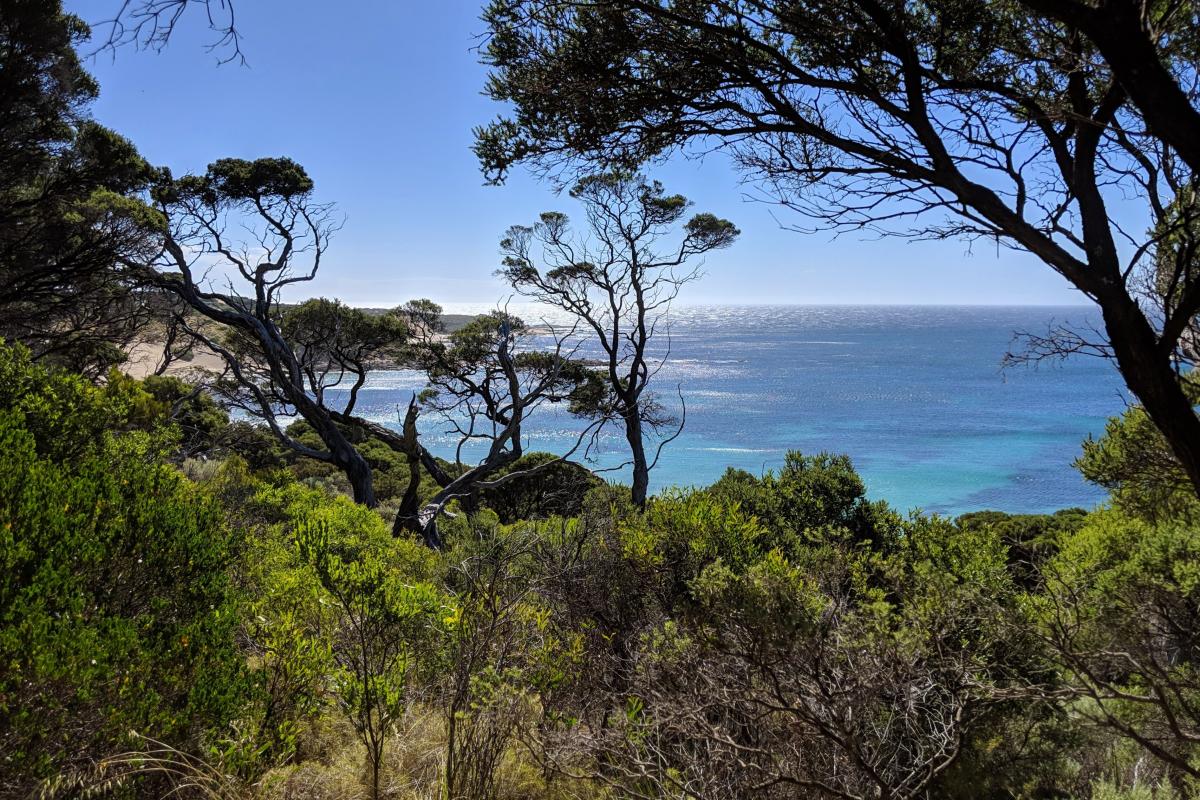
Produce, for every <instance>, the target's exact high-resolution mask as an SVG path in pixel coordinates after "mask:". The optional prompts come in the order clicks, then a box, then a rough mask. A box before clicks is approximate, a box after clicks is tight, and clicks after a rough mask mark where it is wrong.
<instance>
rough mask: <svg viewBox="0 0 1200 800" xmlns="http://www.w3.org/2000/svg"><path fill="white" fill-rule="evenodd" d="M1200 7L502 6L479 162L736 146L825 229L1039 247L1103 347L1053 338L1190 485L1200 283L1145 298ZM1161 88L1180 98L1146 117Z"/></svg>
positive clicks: (1176, 185)
mask: <svg viewBox="0 0 1200 800" xmlns="http://www.w3.org/2000/svg"><path fill="white" fill-rule="evenodd" d="M1110 6H1121V7H1122V8H1123V9H1125V10H1126V11H1129V9H1130V8H1133V10H1134V11H1137V13H1138V14H1140V16H1139V17H1138V20H1137V23H1136V25H1134V26H1133V27H1131V28H1130V29H1129V33H1128V38H1127V41H1126V42H1125V43H1124V44H1126V45H1128V46H1130V47H1134V46H1136V47H1138V48H1140V49H1141V52H1142V55H1143V56H1144V57H1145V58H1144V59H1143V61H1144V64H1143V66H1145V65H1147V64H1148V65H1149V66H1150V67H1154V63H1157V64H1158V67H1154V69H1150V70H1145V69H1142V68H1141V67H1139V66H1137V64H1136V63H1133V62H1125V61H1121V60H1120V59H1118V58H1117V56H1116V50H1115V49H1114V48H1115V47H1117V46H1119V45H1120V44H1121V43H1120V42H1115V39H1114V38H1113V37H1116V36H1118V35H1120V36H1121V37H1125V36H1126V34H1125V33H1124V29H1123V28H1119V27H1118V26H1117V25H1116V22H1115V20H1116V18H1115V17H1106V16H1105V14H1106V13H1107V12H1106V9H1108V8H1109V7H1110ZM1035 9H1040V10H1035ZM1139 9H1140V11H1139ZM1046 13H1053V15H1054V16H1053V17H1047V16H1046V15H1045V14H1046ZM1073 14H1083V15H1085V16H1087V17H1088V20H1089V21H1088V23H1087V24H1084V23H1083V22H1081V21H1080V20H1079V19H1075V18H1073V17H1072V16H1071V15H1073ZM1164 15H1165V16H1166V17H1167V19H1166V21H1165V22H1164V21H1162V19H1161V18H1162V17H1163V16H1164ZM1193 17H1194V8H1193V7H1192V4H1190V3H1183V4H1176V3H1165V4H1154V5H1150V4H1143V3H1136V2H1132V1H1131V0H1130V1H1129V2H1127V1H1126V0H1111V2H1106V3H1098V4H1096V5H1091V4H1086V5H1085V4H1084V3H1082V2H1067V3H1061V4H1056V3H1042V2H1040V0H1028V1H1027V2H1025V3H1024V4H1013V3H984V2H978V1H977V0H924V1H923V2H917V3H906V2H893V1H892V0H886V1H884V2H881V1H880V0H815V1H814V2H805V3H792V2H782V1H778V2H777V1H775V0H718V1H717V2H706V3H680V2H659V1H657V0H603V1H598V2H589V3H574V2H561V1H560V0H494V2H492V3H491V4H490V5H489V7H488V9H487V11H486V12H485V19H486V22H487V25H488V28H489V31H488V39H487V43H486V45H485V48H484V58H485V60H486V62H487V63H488V64H490V66H491V68H492V71H491V76H490V79H489V82H488V85H487V91H488V94H489V95H490V96H492V97H493V98H495V99H497V100H500V101H503V102H505V103H508V104H510V106H511V108H512V111H511V112H510V113H509V114H508V116H506V117H502V118H500V119H498V120H497V121H495V122H494V123H492V124H490V125H488V126H486V127H483V128H481V129H479V130H478V131H477V141H476V151H477V153H478V155H479V157H480V159H481V162H482V165H483V168H484V170H485V173H486V174H487V175H488V176H489V177H490V178H491V179H492V180H493V181H500V180H502V179H503V178H504V176H505V174H506V173H507V171H508V170H509V169H510V168H511V167H512V166H513V165H515V164H517V163H520V162H525V163H528V164H531V165H534V166H535V167H536V168H537V169H538V170H540V171H548V172H552V173H553V172H556V171H558V170H561V169H564V168H574V167H580V168H583V169H588V170H594V169H595V168H596V165H597V164H600V165H602V166H604V167H609V166H611V165H614V164H615V165H618V166H627V165H633V164H640V163H644V162H645V161H647V160H651V159H654V158H659V157H662V156H663V155H664V154H667V153H670V152H672V151H677V150H680V149H691V150H692V152H695V151H697V150H701V151H708V150H711V149H723V150H725V151H726V152H727V153H729V155H730V156H731V157H732V158H733V159H734V160H735V161H736V162H737V163H738V164H739V165H740V166H741V167H742V168H743V169H744V170H745V171H746V174H747V175H748V176H749V177H750V178H751V179H752V180H754V181H755V182H757V183H758V185H759V186H761V187H763V189H764V191H765V192H766V193H767V194H768V195H770V196H773V197H774V198H775V199H776V200H778V201H779V202H781V203H783V204H784V205H785V206H787V207H790V208H792V209H795V210H797V211H799V212H801V213H802V214H803V215H805V216H806V217H807V218H808V219H809V220H811V222H812V224H813V225H814V226H816V227H825V228H830V229H834V230H839V231H861V230H866V231H870V232H872V233H889V234H897V235H902V236H908V237H911V238H918V239H921V238H924V239H946V238H960V239H967V240H985V241H990V242H995V243H996V245H997V246H1000V245H1003V246H1006V247H1011V248H1014V249H1018V250H1023V251H1027V252H1029V253H1032V254H1033V255H1035V256H1037V257H1038V258H1039V259H1040V260H1042V261H1043V262H1044V263H1045V264H1046V265H1047V266H1048V267H1050V268H1051V269H1053V270H1054V271H1056V272H1057V273H1058V274H1060V275H1062V276H1063V277H1064V278H1065V279H1066V280H1067V281H1068V282H1069V283H1070V284H1071V285H1072V286H1074V287H1075V288H1076V289H1078V290H1079V291H1080V292H1081V293H1083V294H1084V295H1085V296H1087V297H1088V298H1090V299H1091V300H1092V301H1093V302H1095V304H1096V305H1097V306H1098V308H1099V310H1100V312H1101V314H1102V316H1103V321H1104V333H1103V336H1102V337H1101V338H1100V340H1097V339H1095V338H1093V337H1091V336H1089V335H1087V333H1086V332H1079V331H1075V332H1070V333H1069V335H1068V336H1067V337H1066V339H1065V340H1063V341H1060V342H1059V343H1058V344H1057V345H1056V346H1055V347H1053V348H1051V349H1052V350H1053V351H1054V352H1055V353H1062V352H1066V351H1075V350H1084V351H1087V352H1092V353H1096V354H1100V355H1103V356H1106V357H1109V358H1112V359H1113V360H1114V361H1115V363H1116V365H1117V367H1118V368H1119V370H1120V371H1121V374H1122V375H1123V377H1124V379H1125V381H1126V383H1127V385H1128V387H1129V388H1130V389H1131V390H1132V392H1133V393H1134V394H1135V395H1136V396H1137V397H1138V399H1139V400H1140V401H1141V403H1142V404H1143V405H1144V407H1145V409H1146V412H1147V414H1148V415H1149V417H1150V418H1151V419H1152V420H1153V422H1154V423H1155V425H1157V426H1158V427H1159V428H1160V429H1161V430H1162V432H1163V434H1164V436H1165V438H1166V440H1167V441H1168V442H1169V443H1170V446H1171V448H1172V450H1173V451H1174V453H1175V455H1176V456H1177V458H1178V459H1179V461H1180V463H1181V465H1182V466H1183V469H1184V471H1185V473H1186V474H1187V475H1188V478H1189V480H1190V481H1191V483H1192V484H1193V486H1195V487H1197V488H1198V489H1200V418H1198V417H1197V415H1196V413H1195V411H1194V408H1193V405H1192V402H1191V400H1190V398H1189V397H1188V394H1187V392H1186V391H1185V388H1184V387H1183V385H1182V383H1181V378H1180V372H1181V364H1183V363H1184V362H1185V361H1186V358H1187V356H1186V353H1185V352H1184V350H1185V347H1184V344H1185V342H1186V338H1187V336H1186V332H1187V329H1188V328H1189V326H1190V325H1191V322H1192V320H1193V319H1194V318H1195V317H1196V315H1197V312H1198V311H1200V281H1196V280H1194V279H1193V278H1192V276H1190V275H1188V276H1181V277H1184V278H1185V280H1183V281H1182V282H1181V283H1180V285H1179V286H1178V287H1177V289H1176V293H1175V294H1176V300H1175V301H1174V302H1173V303H1172V304H1171V305H1170V306H1169V307H1164V308H1162V309H1161V310H1155V309H1152V308H1151V309H1148V308H1146V307H1144V306H1143V304H1142V300H1143V296H1144V294H1145V292H1146V289H1147V286H1149V285H1150V284H1152V282H1153V281H1152V278H1151V276H1152V275H1153V273H1154V272H1155V260H1156V259H1155V253H1156V251H1157V249H1158V246H1159V244H1160V243H1161V242H1162V241H1163V240H1164V237H1166V236H1168V235H1169V229H1170V228H1171V227H1172V226H1173V225H1176V224H1177V223H1175V222H1173V221H1172V220H1173V217H1172V214H1171V212H1170V210H1169V209H1170V206H1171V203H1172V201H1173V200H1174V198H1175V197H1177V196H1179V195H1180V193H1181V192H1184V191H1187V190H1188V187H1190V186H1192V185H1193V183H1194V181H1195V177H1194V174H1193V171H1192V169H1190V168H1189V165H1192V164H1193V161H1194V159H1193V158H1192V155H1191V154H1190V150H1189V149H1188V147H1187V146H1186V140H1187V138H1188V135H1189V131H1191V132H1194V128H1187V127H1183V126H1186V125H1187V120H1189V119H1192V118H1194V117H1195V114H1194V109H1195V100H1194V97H1195V94H1194V92H1192V89H1193V88H1194V86H1195V82H1196V76H1197V71H1196V67H1195V60H1194V58H1193V57H1192V54H1193V53H1194V52H1195V44H1196V42H1197V37H1196V32H1195V31H1196V28H1195V26H1192V25H1190V23H1189V22H1188V20H1190V19H1192V18H1193ZM1163 26H1165V27H1163ZM1105 31H1107V34H1111V36H1110V37H1109V39H1107V40H1106V39H1104V37H1103V36H1102V35H1101V34H1102V33H1104V32H1105ZM1107 34H1106V35H1107ZM1089 37H1094V38H1089ZM1114 42H1115V44H1114ZM1097 43H1099V44H1097ZM1149 51H1152V52H1149ZM1110 61H1111V63H1110ZM1152 62H1154V63H1152ZM1164 70H1165V74H1164ZM1152 73H1153V74H1152ZM1153 82H1158V83H1159V84H1160V85H1168V88H1169V85H1170V84H1171V83H1172V82H1173V83H1174V85H1175V86H1176V88H1178V89H1179V90H1180V91H1182V94H1183V97H1182V99H1181V98H1180V97H1178V96H1176V97H1175V102H1174V103H1173V104H1172V105H1170V106H1163V107H1162V108H1160V109H1158V110H1157V112H1154V109H1153V105H1154V102H1153V100H1152V99H1147V98H1148V97H1152V96H1153V95H1147V94H1145V91H1146V90H1147V87H1148V86H1149V85H1150V84H1151V83H1153ZM1181 103H1182V105H1183V106H1184V109H1183V111H1184V112H1186V113H1181V114H1179V115H1172V114H1171V113H1170V112H1166V111H1165V109H1167V108H1170V107H1175V106H1180V105H1181ZM1148 109H1150V110H1148ZM1188 109H1191V111H1188ZM1164 114H1165V115H1166V116H1168V117H1171V119H1168V120H1167V123H1168V124H1164V122H1163V120H1161V119H1159V117H1161V116H1163V115H1164ZM1172 120H1175V121H1177V122H1178V124H1175V125H1171V124H1169V123H1170V122H1171V121H1172ZM1181 129H1182V130H1183V131H1184V133H1182V134H1180V133H1179V131H1180V130H1181ZM1194 140H1195V136H1192V137H1191V141H1192V145H1193V146H1194ZM1118 209H1119V213H1118ZM1131 218H1132V219H1134V220H1135V221H1134V222H1133V224H1132V226H1131V225H1130V224H1129V222H1128V220H1129V219H1131ZM1120 220H1125V223H1124V224H1122V222H1121V221H1120ZM1164 225H1165V227H1164ZM1138 231H1149V232H1148V233H1144V234H1143V233H1139V232H1138ZM1051 338H1052V339H1057V338H1058V337H1051Z"/></svg>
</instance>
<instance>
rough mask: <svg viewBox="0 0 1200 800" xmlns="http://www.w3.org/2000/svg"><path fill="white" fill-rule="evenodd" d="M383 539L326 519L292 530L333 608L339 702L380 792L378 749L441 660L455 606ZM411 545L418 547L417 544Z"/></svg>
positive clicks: (374, 791)
mask: <svg viewBox="0 0 1200 800" xmlns="http://www.w3.org/2000/svg"><path fill="white" fill-rule="evenodd" d="M392 544H393V543H392V542H391V541H390V539H388V538H384V537H381V536H374V537H372V536H357V537H354V538H353V539H350V540H347V539H346V538H340V537H337V536H336V535H334V534H332V532H331V525H330V523H329V521H328V520H326V519H316V520H314V521H311V522H308V523H305V524H304V525H302V526H300V527H299V528H298V529H297V531H296V546H297V550H298V552H299V554H300V557H301V559H302V560H303V561H305V562H306V563H308V564H310V565H311V566H312V568H313V570H314V571H315V573H316V575H317V577H318V579H319V580H320V585H321V586H322V587H323V588H324V590H325V592H326V594H327V595H328V597H329V598H331V600H332V601H333V602H334V604H335V608H336V609H337V611H338V620H337V629H336V631H335V633H334V634H333V641H332V648H331V652H332V660H333V663H334V664H335V665H336V669H335V670H334V671H333V672H332V678H333V684H334V687H335V692H336V694H337V699H338V704H339V706H340V707H341V708H342V710H343V711H344V713H345V714H346V717H347V718H348V719H349V720H350V722H351V724H352V725H353V727H354V730H355V732H356V733H357V734H358V737H359V739H360V741H361V742H362V743H363V745H364V747H365V748H366V751H367V767H368V776H369V780H368V784H367V785H368V787H369V788H370V791H371V797H372V798H373V799H374V800H378V798H379V796H380V775H381V771H382V768H383V754H384V748H385V746H386V743H387V740H388V738H389V737H390V735H391V733H392V730H393V728H394V727H395V725H396V723H397V722H398V720H399V719H400V717H401V716H402V715H403V713H404V711H405V708H406V707H407V705H408V704H409V703H410V702H411V693H412V689H413V687H414V686H419V685H421V684H422V683H425V682H428V681H429V677H430V674H431V673H432V672H433V671H435V670H436V669H437V668H438V666H439V663H438V662H439V661H440V658H439V655H438V652H439V647H440V642H439V634H440V632H441V630H442V629H443V627H444V626H445V625H446V624H447V623H448V621H451V620H453V619H454V618H455V613H456V612H455V610H454V608H453V606H452V605H451V604H450V603H448V602H447V600H446V599H445V598H444V596H443V595H442V593H441V592H439V591H438V589H437V588H436V587H435V586H433V585H432V584H430V583H426V582H416V581H413V580H412V578H411V573H410V571H409V570H408V569H406V567H407V566H408V564H406V563H397V558H396V552H395V548H394V547H392ZM414 546H415V545H414Z"/></svg>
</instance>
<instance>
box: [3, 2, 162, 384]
mask: <svg viewBox="0 0 1200 800" xmlns="http://www.w3.org/2000/svg"><path fill="white" fill-rule="evenodd" d="M87 35H88V28H87V26H86V25H84V24H83V23H82V22H81V21H80V20H79V19H78V18H76V17H74V16H72V15H69V14H64V13H63V11H62V7H61V4H60V3H59V2H37V1H36V0H4V2H3V3H0V336H3V337H5V338H7V339H8V340H9V341H20V342H22V343H23V344H25V345H26V346H28V347H29V348H30V350H31V351H32V353H33V356H34V357H35V358H37V359H42V360H48V361H54V362H57V363H61V364H64V365H66V366H69V367H71V368H72V369H75V370H76V371H80V372H84V373H86V374H88V375H89V376H91V377H99V376H101V375H103V374H104V373H105V372H106V371H107V369H108V367H109V366H111V365H113V364H115V363H118V362H120V361H121V360H123V358H124V356H123V354H122V349H123V348H124V347H125V346H127V345H128V344H129V343H130V342H131V341H132V340H133V338H134V337H135V336H136V335H137V334H138V333H139V332H140V331H141V330H142V328H143V327H144V326H145V325H146V324H147V323H148V322H149V321H150V319H151V318H152V317H153V316H154V313H155V311H156V310H157V306H158V305H160V304H159V303H157V302H156V301H157V298H156V297H155V296H154V294H153V293H152V292H145V291H141V290H138V288H137V287H136V286H135V285H134V284H132V283H131V281H130V279H129V276H128V275H126V274H124V273H123V271H122V270H121V269H120V268H119V259H120V257H121V256H130V255H133V254H140V253H144V252H145V251H146V248H147V247H148V246H150V245H149V242H148V241H147V237H146V234H145V231H144V229H143V228H142V226H141V225H139V224H138V223H137V217H138V209H139V208H140V203H139V202H138V201H137V199H136V196H137V195H138V194H139V193H140V192H141V191H142V190H144V189H145V187H146V186H147V185H148V182H149V180H150V178H151V174H152V173H151V170H150V168H149V166H148V165H147V164H146V162H145V161H144V160H142V158H141V157H140V156H139V155H138V153H137V151H136V149H135V148H134V147H133V145H132V144H130V143H129V142H128V141H127V140H125V139H124V138H122V137H120V136H118V135H117V134H115V133H113V132H112V131H110V130H108V129H106V128H104V127H102V126H100V125H98V124H96V123H95V122H93V121H91V120H89V119H88V118H87V111H88V106H89V105H90V104H91V102H92V101H93V100H94V99H95V98H96V95H97V92H98V88H97V86H96V83H95V81H94V80H93V79H92V77H91V76H90V75H89V74H88V73H87V72H86V71H85V70H84V69H83V66H82V65H81V63H80V60H79V56H78V54H77V53H76V50H75V48H76V46H77V45H78V44H79V43H80V42H81V41H82V40H83V39H84V38H86V37H87Z"/></svg>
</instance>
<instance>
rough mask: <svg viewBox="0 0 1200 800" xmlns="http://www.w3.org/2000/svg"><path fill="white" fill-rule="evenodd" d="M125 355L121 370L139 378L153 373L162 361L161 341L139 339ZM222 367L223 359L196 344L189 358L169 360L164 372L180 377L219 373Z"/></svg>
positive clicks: (223, 364) (223, 366) (223, 365)
mask: <svg viewBox="0 0 1200 800" xmlns="http://www.w3.org/2000/svg"><path fill="white" fill-rule="evenodd" d="M125 355H126V356H128V360H127V361H126V362H125V363H124V364H122V365H121V371H122V372H124V373H125V374H126V375H129V376H130V377H133V378H138V379H139V380H140V379H141V378H145V377H146V376H147V375H153V374H154V370H155V369H157V368H158V365H159V364H161V363H162V355H163V343H162V341H161V340H146V341H141V342H138V343H137V344H135V345H134V346H133V347H131V348H129V350H128V351H127V352H126V354H125ZM224 369H225V361H224V359H222V358H221V357H220V356H219V355H217V354H216V353H214V352H212V351H211V350H208V349H206V348H204V347H202V346H201V345H196V346H195V347H194V348H193V349H192V355H191V357H190V358H188V359H187V360H184V359H177V360H176V361H173V362H171V366H169V367H167V371H166V374H167V375H174V376H176V377H180V378H182V377H185V376H187V375H189V374H191V373H195V372H215V373H220V372H221V371H222V370H224Z"/></svg>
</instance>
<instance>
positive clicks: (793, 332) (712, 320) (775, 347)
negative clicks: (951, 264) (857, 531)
mask: <svg viewBox="0 0 1200 800" xmlns="http://www.w3.org/2000/svg"><path fill="white" fill-rule="evenodd" d="M1051 322H1054V323H1071V324H1072V325H1078V326H1086V325H1089V324H1096V323H1098V317H1097V314H1096V312H1095V311H1093V310H1092V309H1089V308H1085V307H1062V308H1058V307H1047V306H1036V307H994V306H720V307H689V308H682V307H681V308H676V309H675V311H674V312H673V322H672V326H671V349H670V353H669V356H668V357H667V361H666V363H665V365H664V367H663V369H662V370H661V371H660V372H659V374H658V375H657V377H656V379H655V380H656V383H657V385H658V388H659V391H660V393H661V394H662V395H663V397H664V400H667V401H670V402H674V403H675V404H678V400H677V398H676V387H677V386H678V387H679V391H681V392H682V394H683V397H684V399H685V400H686V403H687V424H686V426H685V428H684V432H683V434H682V435H681V436H680V437H679V438H678V439H676V440H675V441H674V442H672V443H671V444H670V445H668V447H667V448H666V450H665V451H664V453H663V455H662V459H661V461H660V462H659V464H658V467H657V468H656V469H655V470H654V472H653V473H652V488H653V489H656V490H657V489H662V488H665V487H671V486H680V487H686V486H702V485H706V484H708V483H711V482H712V481H714V480H716V479H717V478H719V477H720V476H721V474H722V473H723V472H724V471H725V468H726V467H730V466H732V467H738V468H741V469H745V470H749V471H751V472H754V473H760V472H762V471H764V470H771V469H777V468H778V467H779V466H780V465H781V464H782V463H783V458H784V453H785V452H787V451H788V450H793V449H794V450H800V451H802V452H804V453H817V452H820V451H822V450H826V451H830V452H835V453H847V454H849V456H850V457H851V458H852V459H853V462H854V465H855V467H856V468H857V469H858V471H859V472H860V473H861V474H862V476H863V478H864V479H865V480H866V484H867V488H868V494H869V495H870V497H871V498H873V499H884V500H887V501H888V502H889V503H891V504H892V505H894V506H896V507H898V508H900V509H904V510H907V509H910V508H917V507H919V508H922V509H924V510H926V511H936V512H939V513H943V514H952V515H953V514H960V513H963V512H965V511H972V510H978V509H984V508H992V509H1000V510H1003V511H1009V512H1013V513H1036V512H1047V511H1053V510H1055V509H1059V508H1063V507H1067V506H1092V505H1095V504H1096V503H1098V502H1100V501H1101V500H1102V499H1103V497H1104V494H1103V492H1102V491H1101V490H1099V489H1097V488H1096V487H1094V486H1090V485H1088V484H1086V483H1085V482H1084V481H1083V479H1082V478H1081V477H1080V476H1079V473H1078V472H1076V471H1075V469H1074V468H1073V467H1072V466H1071V464H1072V461H1074V459H1075V458H1076V457H1078V455H1079V453H1080V443H1081V442H1082V441H1083V440H1084V439H1085V438H1086V437H1087V436H1088V435H1089V434H1091V435H1099V434H1100V433H1101V432H1102V431H1103V430H1104V423H1105V420H1106V419H1107V418H1108V417H1109V416H1112V415H1115V414H1119V413H1120V412H1121V411H1122V410H1123V409H1124V408H1125V405H1126V403H1127V402H1128V395H1127V394H1126V393H1125V391H1124V389H1123V387H1122V384H1121V381H1120V378H1119V376H1118V375H1117V374H1116V371H1115V370H1114V369H1113V367H1112V366H1111V365H1110V364H1109V363H1107V362H1105V361H1103V360H1101V359H1097V358H1088V357H1075V358H1073V359H1070V360H1068V361H1066V362H1058V363H1054V364H1046V363H1043V364H1042V365H1041V366H1039V367H1038V368H1036V369H1035V368H1032V367H1013V368H1009V369H1006V370H1001V359H1002V358H1003V356H1004V354H1005V352H1007V351H1008V350H1009V349H1010V346H1011V343H1012V338H1013V334H1014V332H1016V331H1030V332H1043V333H1044V332H1045V331H1046V330H1047V326H1048V324H1050V323H1051ZM420 388H421V380H420V378H419V376H418V375H416V374H415V373H411V372H407V371H379V372H374V373H372V374H371V376H370V380H369V381H368V383H367V385H366V387H365V391H364V392H363V394H362V397H361V399H360V406H359V410H360V413H362V414H363V415H364V416H368V417H370V418H372V419H376V420H379V421H382V422H385V423H388V424H392V425H394V424H395V422H396V414H397V411H396V410H397V406H403V405H406V404H407V402H408V398H409V397H410V396H411V394H412V392H413V391H414V390H418V389H420ZM444 427H445V425H444V424H443V425H438V424H437V421H436V420H434V419H432V418H430V419H427V420H426V421H425V431H426V439H427V441H428V443H429V444H430V447H431V449H432V450H434V451H435V452H436V453H437V454H438V455H442V456H452V455H453V449H452V440H451V439H450V437H449V436H447V435H445V434H444V433H443V432H442V429H443V428H444ZM577 428H578V423H576V422H575V421H574V420H572V419H571V418H570V417H569V416H567V415H566V414H565V413H563V412H560V411H551V412H550V413H545V414H542V415H541V418H540V420H539V421H536V422H534V423H533V424H532V425H530V426H529V427H528V429H527V430H526V447H527V449H528V450H550V451H554V450H560V451H561V450H562V449H565V448H566V447H569V446H570V444H571V443H572V442H573V441H574V439H575V435H574V431H575V430H576V429H577ZM622 444H623V440H622V439H621V437H620V435H619V431H617V430H616V429H615V428H614V429H613V430H611V431H610V432H609V433H608V434H607V435H606V436H605V437H604V439H603V441H602V442H601V445H602V448H601V451H600V452H599V453H598V454H596V456H595V459H596V460H595V463H594V464H593V466H598V467H603V466H611V465H614V464H619V463H620V462H621V461H622V460H623V458H624V453H623V451H622ZM606 475H607V477H610V478H612V479H620V478H621V477H622V473H620V472H610V473H607V474H606Z"/></svg>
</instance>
